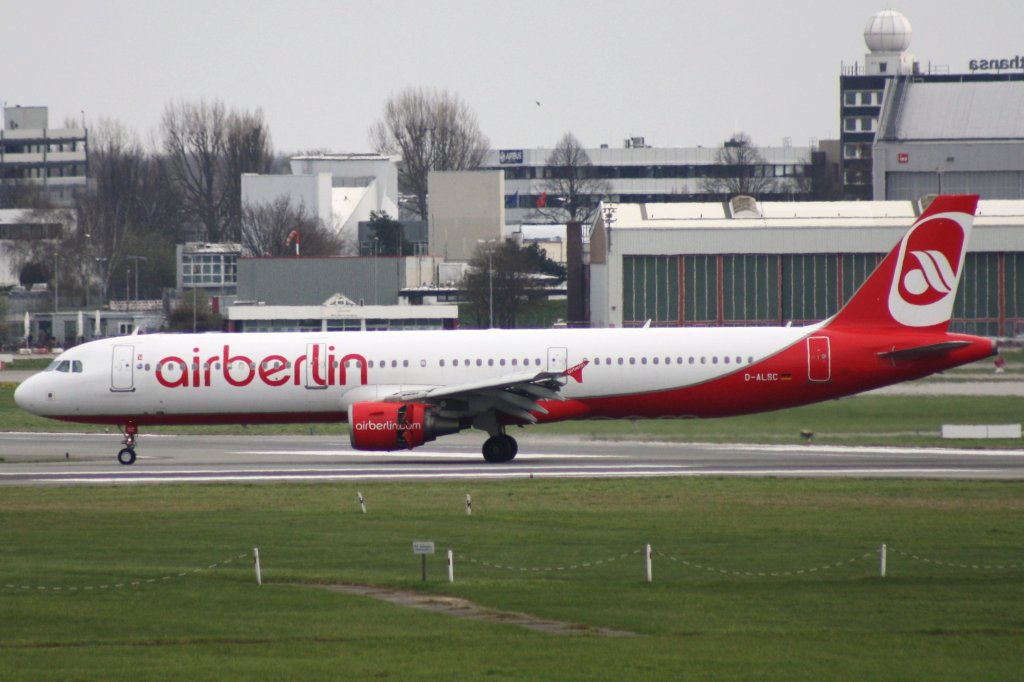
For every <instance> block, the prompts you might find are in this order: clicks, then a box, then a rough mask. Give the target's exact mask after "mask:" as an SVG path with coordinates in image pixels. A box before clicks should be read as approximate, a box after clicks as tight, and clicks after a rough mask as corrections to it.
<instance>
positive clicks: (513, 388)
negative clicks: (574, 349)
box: [385, 360, 589, 423]
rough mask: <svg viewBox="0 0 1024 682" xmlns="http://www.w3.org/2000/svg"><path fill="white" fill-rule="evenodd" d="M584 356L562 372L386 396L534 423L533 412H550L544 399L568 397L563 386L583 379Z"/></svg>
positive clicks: (523, 375) (507, 375) (508, 377)
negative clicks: (501, 414)
mask: <svg viewBox="0 0 1024 682" xmlns="http://www.w3.org/2000/svg"><path fill="white" fill-rule="evenodd" d="M588 363H589V360H584V361H583V362H581V363H580V364H578V365H575V366H574V367H570V368H569V369H566V370H564V371H561V372H521V373H518V374H506V375H504V376H501V377H496V378H494V379H486V380H483V381H471V382H468V383H464V384H456V385H454V386H434V387H430V388H421V389H415V390H411V391H400V392H396V393H393V394H391V395H389V396H387V397H386V398H385V400H387V401H391V402H425V403H431V404H435V405H438V406H439V407H440V408H441V409H442V410H443V411H445V412H454V413H460V414H480V413H483V412H486V411H488V410H491V409H493V410H495V411H497V412H503V413H504V414H507V415H509V416H511V417H515V418H517V419H522V420H524V421H527V422H530V423H534V422H536V421H537V418H536V417H535V416H533V414H532V413H533V412H538V413H540V414H547V413H548V411H547V410H546V409H544V407H543V406H542V405H541V404H540V402H539V401H541V400H565V398H564V397H563V396H562V393H561V389H562V387H563V386H565V384H566V382H567V378H568V377H572V378H573V379H575V380H576V381H577V382H580V381H582V379H583V368H584V367H586V365H587V364H588Z"/></svg>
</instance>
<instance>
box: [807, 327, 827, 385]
mask: <svg viewBox="0 0 1024 682" xmlns="http://www.w3.org/2000/svg"><path fill="white" fill-rule="evenodd" d="M807 378H808V379H810V380H811V381H815V382H819V383H821V382H826V381H831V380H832V353H831V347H830V345H829V338H828V337H827V336H809V337H807Z"/></svg>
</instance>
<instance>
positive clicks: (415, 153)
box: [369, 88, 490, 219]
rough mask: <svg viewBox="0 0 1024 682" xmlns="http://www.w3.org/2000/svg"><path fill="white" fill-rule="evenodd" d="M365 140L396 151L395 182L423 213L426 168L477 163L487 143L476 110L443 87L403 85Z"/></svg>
mask: <svg viewBox="0 0 1024 682" xmlns="http://www.w3.org/2000/svg"><path fill="white" fill-rule="evenodd" d="M369 138H370V144H371V145H372V146H373V148H374V150H376V151H377V152H378V153H381V154H397V155H400V156H401V157H402V162H401V164H400V165H399V171H398V182H399V186H400V189H401V190H402V192H404V193H406V194H411V195H413V197H414V198H415V203H414V205H413V206H412V209H413V212H414V213H416V214H418V215H419V216H420V217H421V218H422V219H426V218H427V174H428V173H429V172H430V171H432V170H441V171H446V170H467V169H472V168H477V167H479V166H480V163H481V162H482V161H483V158H484V154H485V153H486V152H487V149H488V147H489V146H490V140H488V139H487V137H486V136H485V135H484V134H483V133H482V132H481V131H480V127H479V125H478V124H477V120H476V114H474V113H473V112H472V110H470V109H469V107H467V106H466V105H465V104H464V103H463V102H462V100H460V99H459V97H458V95H455V94H453V93H450V92H448V91H447V90H441V91H438V90H433V89H426V88H407V89H405V90H403V91H401V92H399V93H398V94H397V95H393V96H392V97H391V98H390V99H389V100H388V101H387V103H386V104H385V105H384V114H383V116H382V117H381V120H379V121H377V122H376V123H374V124H373V126H371V127H370V132H369Z"/></svg>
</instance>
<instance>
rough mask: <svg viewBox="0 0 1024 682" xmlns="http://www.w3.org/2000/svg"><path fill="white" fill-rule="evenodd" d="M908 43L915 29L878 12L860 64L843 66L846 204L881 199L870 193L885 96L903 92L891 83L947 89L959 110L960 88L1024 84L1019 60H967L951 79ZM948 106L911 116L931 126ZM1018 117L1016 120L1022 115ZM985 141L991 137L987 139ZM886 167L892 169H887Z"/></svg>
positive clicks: (1023, 66) (891, 124)
mask: <svg viewBox="0 0 1024 682" xmlns="http://www.w3.org/2000/svg"><path fill="white" fill-rule="evenodd" d="M912 37H913V29H912V27H911V25H910V21H909V20H908V19H907V18H906V17H905V16H903V15H902V14H900V13H899V12H897V11H895V10H891V9H886V10H882V11H881V12H877V13H876V14H874V15H873V16H872V17H871V18H870V19H869V20H868V23H867V25H866V26H865V27H864V42H865V44H866V45H867V47H868V53H867V54H866V55H865V57H864V63H863V64H860V63H854V64H851V65H843V66H842V71H841V75H840V77H839V123H840V128H839V129H840V145H841V157H840V182H841V183H842V194H843V197H844V198H846V199H871V198H872V197H873V196H874V198H876V199H878V198H879V195H878V194H877V193H876V192H875V189H874V188H875V186H876V185H875V181H874V170H875V167H874V163H873V156H874V145H875V141H876V135H877V134H878V132H879V122H880V120H881V117H882V107H883V103H884V101H885V99H886V98H887V97H888V95H887V93H888V92H896V93H897V94H899V93H901V92H902V89H901V88H896V89H895V90H893V89H892V87H891V86H892V85H895V83H893V81H894V80H896V81H900V82H905V83H906V82H912V83H914V84H938V83H946V84H949V87H948V89H947V90H945V91H944V94H945V95H946V96H952V97H953V99H957V98H960V102H961V104H962V103H963V102H964V100H963V99H962V97H963V96H961V95H956V94H954V93H958V92H960V91H961V89H962V87H963V88H966V87H967V86H968V85H970V84H978V83H996V84H1001V85H998V86H991V87H992V88H993V89H996V90H999V89H1000V88H1001V87H1004V86H1008V85H1009V84H1011V83H1014V82H1020V81H1024V60H1021V59H1020V58H1019V57H1018V58H1017V60H1016V62H1014V61H1013V60H988V59H986V60H971V61H970V62H969V63H968V64H965V67H966V68H967V69H968V71H967V72H964V73H951V72H950V69H949V67H948V66H945V65H936V64H932V63H930V62H929V63H926V64H921V63H920V62H919V61H917V60H916V59H915V58H914V56H913V55H912V54H911V53H910V52H909V51H908V48H909V47H910V42H911V39H912ZM1004 61H1005V64H1004ZM993 64H994V65H993ZM954 84H959V85H954ZM961 86H962V87H961ZM931 92H936V91H934V90H933V91H931ZM915 96H916V95H915ZM950 105H951V103H950V102H949V101H946V102H943V103H941V104H940V105H939V106H938V108H937V109H933V110H931V111H927V112H921V111H920V110H917V111H915V112H914V113H915V115H923V116H924V117H925V118H926V119H929V120H931V121H932V122H934V120H935V117H936V116H940V115H941V113H940V112H943V111H947V110H948V108H949V106H950ZM901 109H902V106H898V107H896V108H895V109H893V108H890V111H894V112H898V111H900V110H901ZM1008 115H1012V114H1009V113H1008ZM1017 115H1018V118H1019V117H1020V113H1019V112H1018V113H1017ZM958 122H960V123H962V122H963V121H962V120H961V121H958ZM896 124H897V121H896V120H895V119H891V120H890V121H889V124H888V125H887V130H888V131H890V133H891V132H892V130H893V129H894V128H895V126H896ZM950 124H952V122H950ZM948 129H949V127H948V126H947V130H948ZM983 135H984V136H989V135H990V133H984V134H983ZM937 142H938V141H937ZM954 156H955V155H954ZM943 158H945V157H943ZM887 167H888V168H892V166H891V165H889V166H887ZM932 170H933V171H934V170H935V168H933V169H932ZM883 183H884V180H883ZM894 198H903V197H899V196H897V197H894ZM990 198H996V197H990ZM1015 198H1016V197H1015Z"/></svg>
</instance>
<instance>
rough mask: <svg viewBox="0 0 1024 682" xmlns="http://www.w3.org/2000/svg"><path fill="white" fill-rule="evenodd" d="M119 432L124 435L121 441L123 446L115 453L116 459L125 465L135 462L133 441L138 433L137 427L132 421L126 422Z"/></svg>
mask: <svg viewBox="0 0 1024 682" xmlns="http://www.w3.org/2000/svg"><path fill="white" fill-rule="evenodd" d="M121 433H122V434H123V435H124V440H122V441H121V445H123V446H124V447H123V448H122V449H121V452H119V453H117V461H118V462H120V463H121V464H124V465H125V466H128V465H130V464H135V441H136V438H137V436H138V435H139V427H138V426H136V425H135V423H134V422H128V423H127V424H125V427H124V430H122V431H121Z"/></svg>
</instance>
